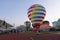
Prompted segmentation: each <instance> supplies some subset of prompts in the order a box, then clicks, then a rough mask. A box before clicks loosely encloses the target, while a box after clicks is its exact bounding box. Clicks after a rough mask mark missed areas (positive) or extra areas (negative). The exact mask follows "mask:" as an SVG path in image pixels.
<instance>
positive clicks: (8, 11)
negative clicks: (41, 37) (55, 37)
mask: <svg viewBox="0 0 60 40" xmlns="http://www.w3.org/2000/svg"><path fill="white" fill-rule="evenodd" d="M34 4H39V5H43V6H44V7H45V9H46V17H45V19H44V20H48V21H49V22H50V25H52V22H53V21H57V20H58V19H59V18H60V0H0V19H1V20H5V21H6V22H7V23H10V24H11V25H14V24H15V26H18V25H23V24H24V22H25V21H30V20H29V19H28V16H27V12H28V8H29V7H30V6H31V5H34Z"/></svg>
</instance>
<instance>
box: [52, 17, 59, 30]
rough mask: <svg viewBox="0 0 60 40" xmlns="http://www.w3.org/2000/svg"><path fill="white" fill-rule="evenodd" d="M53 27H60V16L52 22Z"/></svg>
mask: <svg viewBox="0 0 60 40" xmlns="http://www.w3.org/2000/svg"><path fill="white" fill-rule="evenodd" d="M52 24H53V27H54V28H56V29H60V18H59V19H58V20H57V21H54V22H52Z"/></svg>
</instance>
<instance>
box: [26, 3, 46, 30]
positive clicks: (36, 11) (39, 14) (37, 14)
mask: <svg viewBox="0 0 60 40" xmlns="http://www.w3.org/2000/svg"><path fill="white" fill-rule="evenodd" d="M27 15H28V18H29V20H30V21H31V23H32V26H33V29H34V30H37V29H38V28H39V27H40V24H41V23H42V21H43V19H44V18H45V15H46V10H45V7H43V6H42V5H39V4H34V5H32V6H31V7H30V8H29V9H28V13H27Z"/></svg>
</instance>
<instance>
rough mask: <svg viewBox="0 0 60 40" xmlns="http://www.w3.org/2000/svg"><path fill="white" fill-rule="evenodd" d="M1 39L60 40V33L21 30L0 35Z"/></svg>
mask: <svg viewBox="0 0 60 40" xmlns="http://www.w3.org/2000/svg"><path fill="white" fill-rule="evenodd" d="M0 40H60V34H54V33H35V32H19V33H10V34H3V35H0Z"/></svg>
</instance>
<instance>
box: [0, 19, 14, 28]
mask: <svg viewBox="0 0 60 40" xmlns="http://www.w3.org/2000/svg"><path fill="white" fill-rule="evenodd" d="M8 27H13V25H11V24H9V23H7V22H6V21H3V20H0V28H8Z"/></svg>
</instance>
